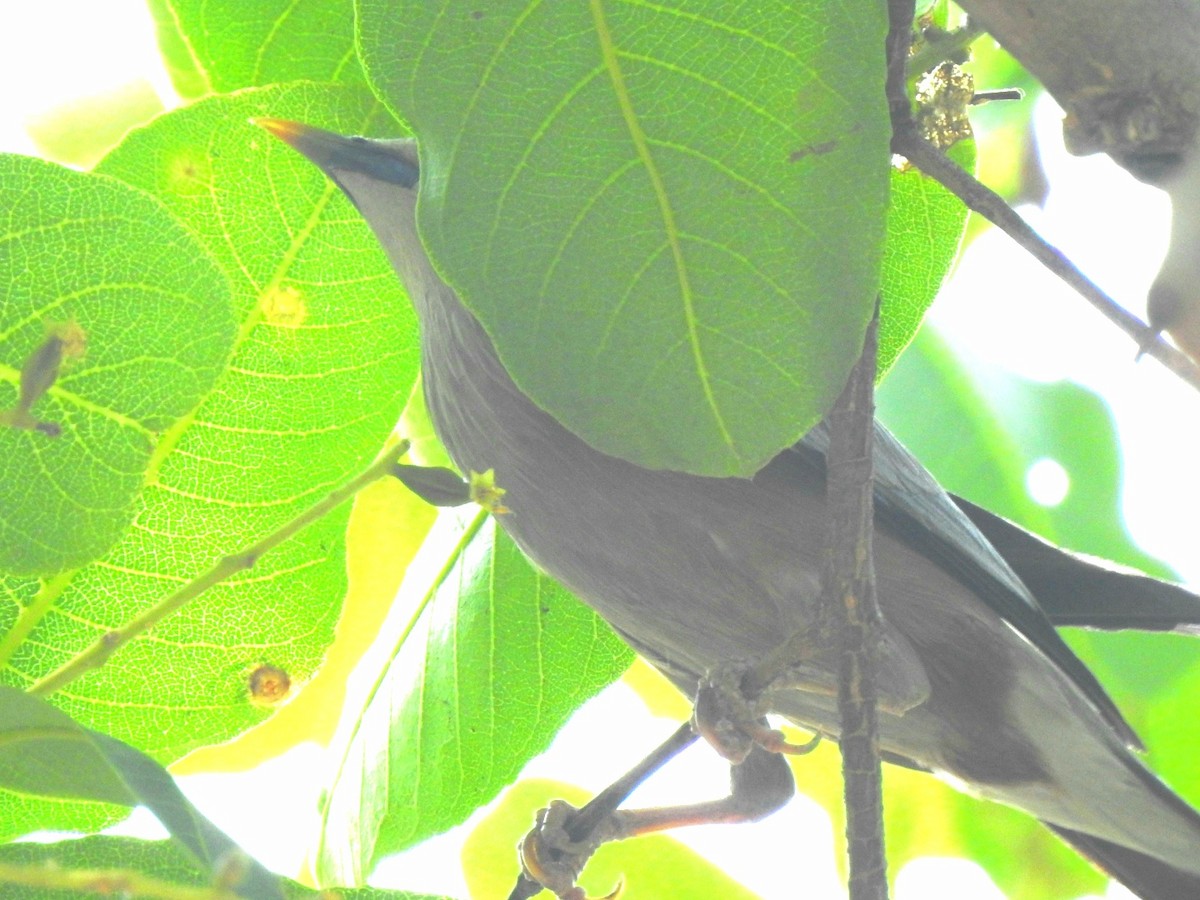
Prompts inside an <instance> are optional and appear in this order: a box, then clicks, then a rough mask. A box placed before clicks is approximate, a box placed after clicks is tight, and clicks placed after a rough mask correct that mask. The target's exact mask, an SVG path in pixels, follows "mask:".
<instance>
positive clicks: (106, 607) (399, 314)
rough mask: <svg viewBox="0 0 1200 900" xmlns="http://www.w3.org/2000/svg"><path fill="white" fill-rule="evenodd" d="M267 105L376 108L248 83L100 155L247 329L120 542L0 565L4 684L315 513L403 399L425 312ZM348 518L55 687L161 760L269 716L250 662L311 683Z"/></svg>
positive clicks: (70, 707) (353, 115) (356, 96)
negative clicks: (218, 281)
mask: <svg viewBox="0 0 1200 900" xmlns="http://www.w3.org/2000/svg"><path fill="white" fill-rule="evenodd" d="M265 114H271V115H279V116H291V117H294V118H301V119H307V120H309V121H314V122H317V123H320V124H323V125H326V126H328V127H332V128H337V129H340V130H343V131H370V130H372V128H373V124H372V123H374V122H380V123H381V124H380V127H384V123H386V116H383V115H381V112H380V109H379V107H378V106H377V105H376V104H375V102H374V101H373V99H372V98H371V97H370V96H369V95H366V94H365V92H361V91H355V90H349V89H342V88H334V87H331V86H320V85H299V86H296V87H292V88H280V89H270V90H262V91H255V92H244V93H240V94H237V95H231V96H228V97H215V98H211V99H209V100H206V101H202V102H200V103H198V104H196V105H194V106H192V107H188V108H185V109H182V110H179V111H177V112H173V113H171V114H169V115H166V116H163V117H162V118H160V119H159V120H157V121H156V122H155V123H154V124H153V125H151V126H149V127H147V128H145V129H142V130H140V131H137V132H134V133H132V134H131V135H130V136H129V137H128V138H127V140H126V141H125V143H123V144H122V145H121V146H120V147H119V148H118V149H117V150H116V151H114V152H113V153H112V154H111V156H109V157H108V158H107V159H106V160H105V161H104V163H103V164H102V166H101V168H102V170H103V171H105V172H107V173H108V174H110V175H114V176H118V177H121V178H123V179H125V180H127V181H128V182H130V183H133V184H136V185H137V186H139V187H142V188H145V189H147V190H149V191H151V192H152V193H155V194H156V195H157V196H158V197H159V198H160V199H161V200H162V202H163V203H165V204H166V206H167V207H168V208H169V209H170V210H171V211H172V212H173V213H174V214H175V216H176V217H177V218H178V219H179V220H180V221H182V222H184V223H186V224H187V225H188V226H189V227H190V228H191V230H192V231H193V233H194V234H195V235H196V237H197V238H199V239H200V241H201V242H202V243H203V244H204V245H205V246H206V247H207V248H208V251H209V253H210V254H211V256H212V257H213V258H215V259H216V260H217V261H218V263H219V264H220V265H221V266H222V268H223V269H224V271H225V273H226V275H227V277H229V279H230V281H231V283H232V286H233V297H234V309H235V315H236V318H237V321H238V325H239V327H238V332H237V340H236V346H235V350H234V355H233V357H232V360H231V362H230V364H229V365H228V367H227V368H226V369H225V370H224V371H223V373H222V374H221V376H220V378H219V380H218V381H217V383H216V384H215V386H214V387H213V388H212V390H210V391H209V392H208V394H207V395H206V397H205V399H204V401H203V403H202V404H201V405H200V406H199V407H198V408H197V409H196V410H195V412H194V413H192V414H191V415H190V416H188V417H187V418H185V419H184V420H181V422H180V423H178V424H177V425H175V426H173V427H172V428H170V429H169V430H168V431H167V432H166V433H165V434H164V436H163V437H162V438H161V439H160V440H159V442H158V444H157V447H156V451H155V455H154V458H153V460H152V464H151V466H150V470H149V473H148V475H147V478H146V486H145V488H144V490H143V491H142V494H141V496H140V499H139V505H138V508H137V511H136V515H135V518H134V522H133V524H132V526H131V527H130V530H129V531H128V533H127V534H126V536H125V538H124V540H123V541H122V542H121V543H120V544H118V545H117V546H116V547H115V548H114V550H113V551H112V552H111V553H110V554H109V555H108V556H106V557H105V558H104V559H102V560H99V561H97V562H96V563H94V564H92V565H89V566H86V567H83V568H81V569H79V570H77V571H75V572H74V573H72V574H71V575H70V576H69V577H63V578H59V579H56V580H53V581H49V582H46V583H45V584H40V585H39V584H37V583H35V582H32V581H30V580H28V579H26V580H21V579H13V578H9V579H6V580H5V581H4V582H3V584H2V587H3V590H4V591H5V592H6V595H7V596H8V597H11V598H13V601H14V602H12V603H11V604H10V606H9V607H8V608H9V610H10V615H9V617H8V619H7V621H5V622H4V623H3V624H4V626H5V627H6V628H7V627H11V626H12V625H13V618H14V614H15V612H16V608H17V605H18V604H20V617H19V619H18V621H17V624H16V630H15V632H13V633H14V634H17V635H18V637H19V638H20V640H19V643H16V644H15V645H12V644H10V645H9V646H8V653H9V655H7V656H6V658H5V659H4V660H3V662H5V663H6V667H5V668H4V670H3V672H2V674H0V678H2V679H3V681H5V682H7V683H10V684H15V685H17V686H20V687H25V686H28V685H29V684H30V683H31V682H33V681H36V680H37V679H38V678H40V677H43V676H44V675H45V674H47V673H48V672H49V671H51V670H53V669H56V668H58V667H59V666H60V665H62V664H64V663H66V662H67V661H68V660H70V659H71V658H73V657H74V656H75V655H77V654H78V653H80V652H81V651H83V650H84V649H85V648H87V647H88V646H90V645H91V644H93V643H94V642H96V641H97V640H98V639H99V638H100V637H101V636H102V635H103V634H104V633H105V632H106V631H108V630H110V629H112V628H114V627H117V626H119V625H122V624H124V623H125V622H127V621H129V619H131V618H132V617H133V616H134V615H136V614H138V613H140V612H142V611H144V610H146V609H147V608H148V607H150V606H152V605H153V604H154V603H156V602H157V601H159V600H161V599H162V598H163V597H165V596H166V595H168V594H169V593H171V592H173V591H174V590H176V589H177V588H178V587H179V586H180V585H181V584H183V583H185V582H187V581H188V580H189V579H191V578H193V577H195V575H196V574H198V573H199V572H201V571H204V570H205V569H207V568H208V567H209V566H211V565H212V564H213V563H214V562H215V561H216V560H217V559H219V558H220V557H221V556H223V555H225V554H228V553H231V552H234V551H237V550H239V549H241V548H243V547H246V546H248V545H249V544H250V543H251V542H253V541H254V540H257V539H258V538H260V537H262V536H264V535H265V534H267V533H270V532H271V531H273V530H274V529H276V528H278V527H279V526H280V525H281V524H283V523H284V522H286V521H288V520H290V519H291V518H292V517H294V516H295V515H296V514H297V513H299V512H300V511H302V510H304V509H307V508H308V507H309V506H311V505H312V504H313V503H314V502H315V501H316V500H318V499H320V498H321V497H322V496H323V495H324V494H325V493H326V492H327V491H328V490H329V489H330V488H332V487H334V486H336V485H338V484H340V483H342V482H344V481H345V480H347V479H348V478H349V477H350V476H352V475H353V474H355V473H356V472H358V471H360V470H361V469H362V468H364V467H365V466H366V464H367V463H368V462H369V461H370V460H371V459H372V458H373V457H374V455H375V454H376V453H377V452H378V451H379V449H380V447H381V446H382V444H383V441H384V439H385V438H386V436H387V434H388V432H389V431H390V429H391V427H392V425H393V424H394V422H395V420H396V418H397V417H398V416H399V412H400V409H401V408H402V406H403V403H404V401H405V399H406V398H407V397H408V395H409V392H410V390H411V388H412V384H413V381H414V379H415V377H416V367H417V361H416V336H415V327H414V323H413V320H412V312H411V308H410V305H409V303H408V301H407V299H406V298H405V297H404V295H403V292H402V291H401V289H400V287H399V285H398V283H397V281H396V278H395V276H394V275H393V273H392V270H391V267H390V266H389V264H388V263H387V261H386V259H385V258H384V256H383V254H382V253H381V252H380V251H379V250H378V248H377V246H376V243H375V240H374V238H373V237H372V236H371V234H370V233H369V232H368V231H367V229H366V228H365V226H364V225H363V224H362V223H361V222H360V220H359V218H358V217H357V215H355V214H354V212H353V210H352V209H351V208H350V206H349V204H347V203H346V202H345V201H344V200H343V199H342V197H341V196H340V195H339V194H338V193H337V191H336V189H334V188H333V187H332V186H331V185H329V184H328V183H327V182H326V181H325V179H324V178H323V176H321V174H320V173H319V172H317V171H315V170H314V169H313V168H312V167H311V166H310V165H308V164H307V163H306V162H304V160H302V159H300V158H299V157H298V156H296V154H295V153H293V152H292V151H290V150H289V149H288V148H287V147H284V146H282V145H280V144H277V142H275V141H274V140H273V139H271V138H269V137H268V136H267V135H265V134H264V133H262V132H261V131H259V130H258V129H256V128H254V127H253V126H251V125H249V124H247V118H248V117H250V116H254V115H265ZM186 264H187V263H186V260H181V261H179V265H181V266H184V265H186ZM347 515H348V509H346V508H343V509H341V510H339V511H338V512H336V513H334V514H332V515H330V516H328V517H326V518H325V519H323V520H321V521H320V522H318V523H316V524H314V525H312V526H311V527H309V528H308V529H306V530H304V531H303V532H301V533H300V534H299V535H297V536H296V537H294V538H293V539H291V540H289V541H288V542H287V543H285V544H284V545H283V546H281V547H280V548H279V549H277V550H276V551H274V552H273V553H271V554H268V555H267V556H265V557H264V558H262V559H261V560H259V561H258V563H257V565H256V566H255V568H254V569H253V570H252V571H249V572H247V573H244V574H243V575H241V576H239V577H237V578H235V579H234V580H232V581H230V582H228V583H226V584H222V585H220V586H218V587H217V588H215V589H213V590H211V591H209V592H208V593H207V594H205V595H204V596H203V597H201V598H200V599H199V600H196V601H194V602H193V603H192V604H191V605H190V606H187V607H185V608H184V609H183V610H182V611H180V612H178V613H176V614H175V615H173V616H172V617H170V618H168V619H167V620H165V621H164V622H162V623H161V624H159V625H158V626H156V628H155V629H154V630H153V632H152V633H149V634H145V635H143V636H141V637H140V638H138V639H136V640H134V641H133V642H131V643H130V644H129V645H128V646H126V647H124V648H122V649H121V651H120V652H119V653H118V655H117V656H116V657H114V659H113V660H112V662H111V663H110V664H108V665H106V666H104V667H102V668H100V669H96V670H94V671H92V672H89V673H88V674H86V675H84V676H83V677H82V678H80V679H79V680H77V681H75V682H74V683H72V684H71V685H69V687H68V689H67V690H64V691H62V692H60V693H59V694H57V695H55V698H54V700H55V702H56V703H58V704H59V705H61V706H62V707H63V708H64V709H65V710H66V711H68V712H69V713H70V714H71V715H72V717H74V718H75V719H76V720H77V721H80V722H82V723H84V724H85V725H87V726H89V727H92V728H96V729H97V730H100V731H103V732H105V733H109V734H113V735H114V736H116V737H119V738H121V739H122V740H126V741H129V742H130V743H133V744H135V745H136V746H138V747H140V748H142V749H143V750H145V751H147V752H148V753H150V754H151V755H152V756H154V757H155V758H156V759H158V760H160V761H167V760H173V759H176V758H177V757H179V756H180V755H182V754H183V753H185V752H187V751H188V750H190V749H192V748H194V747H197V746H201V745H204V744H209V743H213V742H216V741H221V740H225V739H228V738H229V737H232V736H233V735H235V734H237V733H238V732H240V731H242V730H244V729H246V728H247V727H249V726H250V725H252V724H254V723H256V722H258V721H261V720H262V719H263V718H264V717H265V716H267V715H268V714H269V713H268V711H267V710H265V709H262V708H260V707H258V706H256V705H254V704H253V703H252V702H251V697H250V695H249V690H248V687H247V679H248V677H249V674H250V673H251V672H252V671H253V670H254V669H255V668H256V667H258V666H260V665H262V664H263V663H269V664H271V665H274V666H277V667H279V668H281V669H283V670H285V671H286V672H287V673H288V674H289V676H290V678H291V681H292V683H294V684H303V683H304V681H306V680H307V679H308V678H309V677H310V676H311V675H312V673H313V672H314V670H315V669H316V668H317V666H318V664H319V663H320V661H321V658H322V655H323V653H324V651H325V648H326V647H327V645H328V644H329V641H330V640H331V637H332V633H333V627H334V624H335V622H336V621H337V617H338V612H339V608H340V604H341V599H342V596H343V594H344V592H345V589H346V575H345V559H344V547H343V544H344V535H345V528H346V517H347ZM62 812H64V813H65V812H66V811H62ZM47 815H49V813H47ZM56 815H57V814H56ZM80 815H81V816H85V813H84V812H83V811H80ZM55 821H56V822H59V823H60V824H61V815H60V816H59V818H58V819H56V820H55ZM85 821H87V820H86V817H85ZM41 824H42V822H41V821H40V820H39V817H38V814H37V810H36V809H33V808H31V807H30V806H29V805H28V804H25V803H22V802H17V801H15V800H14V801H12V802H8V801H2V802H0V829H2V830H3V831H5V832H6V833H9V834H12V833H23V832H24V831H28V830H33V829H35V828H37V827H39V826H40V825H41Z"/></svg>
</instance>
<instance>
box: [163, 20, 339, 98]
mask: <svg viewBox="0 0 1200 900" xmlns="http://www.w3.org/2000/svg"><path fill="white" fill-rule="evenodd" d="M149 4H150V13H151V15H153V16H154V24H155V28H156V30H157V33H158V44H159V49H160V50H161V51H162V55H163V60H164V61H165V62H166V65H167V70H168V71H169V72H170V74H171V80H172V81H173V82H174V84H175V89H176V90H177V91H179V94H180V96H182V97H186V98H191V99H194V98H197V97H203V96H204V95H206V94H212V93H228V92H230V91H236V90H240V89H241V88H247V87H265V86H267V85H273V84H283V83H286V82H290V81H324V82H331V83H338V84H347V85H359V86H361V85H362V84H363V73H362V68H361V66H359V64H358V56H357V54H356V53H355V51H354V4H353V2H352V0H256V2H254V3H245V2H239V0H149Z"/></svg>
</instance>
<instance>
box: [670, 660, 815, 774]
mask: <svg viewBox="0 0 1200 900" xmlns="http://www.w3.org/2000/svg"><path fill="white" fill-rule="evenodd" d="M749 671H751V667H749V666H748V665H746V664H744V663H727V664H724V665H721V666H717V667H716V668H714V669H711V670H710V671H709V672H708V674H707V675H705V676H704V678H702V679H701V681H700V685H699V687H698V688H697V689H696V703H695V707H694V708H693V711H692V727H693V728H694V729H695V731H696V733H697V734H699V735H700V736H701V737H702V738H704V739H705V740H706V741H708V743H709V744H711V745H712V747H713V749H714V750H716V751H717V752H718V753H719V754H721V756H723V757H725V759H727V760H729V761H730V762H731V763H733V764H735V765H736V764H738V763H741V762H742V761H744V760H745V759H746V757H747V756H749V754H750V751H751V750H752V749H753V748H754V747H755V746H756V745H757V746H759V747H762V748H763V749H764V750H770V751H771V752H772V753H793V754H804V753H810V752H812V751H813V750H814V749H816V746H817V744H819V743H820V742H821V736H820V735H814V736H813V738H812V740H810V741H806V742H805V743H803V744H793V743H791V742H790V741H788V740H787V738H786V737H784V734H783V732H782V731H779V730H778V729H775V728H771V727H770V726H769V725H768V724H767V721H766V712H767V702H766V699H765V697H764V696H763V695H762V694H760V695H759V696H756V697H755V696H750V694H749V692H748V691H747V690H746V688H745V686H744V685H745V683H746V675H747V673H748V672H749Z"/></svg>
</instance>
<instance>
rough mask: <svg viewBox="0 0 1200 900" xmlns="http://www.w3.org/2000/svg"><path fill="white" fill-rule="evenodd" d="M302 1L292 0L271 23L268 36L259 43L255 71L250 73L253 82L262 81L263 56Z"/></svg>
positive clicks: (258, 82)
mask: <svg viewBox="0 0 1200 900" xmlns="http://www.w3.org/2000/svg"><path fill="white" fill-rule="evenodd" d="M300 2H301V0H292V3H291V5H290V6H289V7H288V8H287V9H285V10H284V11H283V12H282V13H281V14H280V15H279V16H277V17H276V19H275V21H274V22H273V23H272V24H271V30H270V31H269V32H267V36H266V37H264V38H263V39H262V41H261V43H259V45H258V52H257V53H255V55H254V71H253V72H252V73H251V75H250V83H251V84H260V83H261V80H262V64H263V56H264V55H265V54H266V52H267V48H268V47H269V46H270V45H271V41H273V40H275V36H276V35H277V34H278V33H279V29H280V28H282V27H283V23H284V22H286V21H287V19H288V17H289V16H290V15H291V14H292V13H293V12H294V11H295V9H296V7H297V6H299V5H300Z"/></svg>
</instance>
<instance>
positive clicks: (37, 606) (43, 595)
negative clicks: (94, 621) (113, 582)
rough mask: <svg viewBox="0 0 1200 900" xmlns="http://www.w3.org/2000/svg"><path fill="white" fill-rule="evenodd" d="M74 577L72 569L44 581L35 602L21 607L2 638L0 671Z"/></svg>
mask: <svg viewBox="0 0 1200 900" xmlns="http://www.w3.org/2000/svg"><path fill="white" fill-rule="evenodd" d="M74 575H75V570H74V569H70V570H68V571H66V572H60V573H59V574H58V575H55V576H54V577H53V578H50V579H48V580H46V581H43V582H42V586H41V587H40V588H39V589H38V592H37V593H36V594H34V596H33V600H32V601H31V602H30V603H29V605H28V606H23V607H21V611H20V612H19V613H18V614H17V621H16V622H14V623H13V626H12V628H10V629H9V631H8V633H7V634H5V635H4V637H3V638H0V669H4V668H7V667H8V662H9V660H11V659H12V656H13V654H14V653H16V652H17V648H18V647H20V646H21V642H22V641H24V640H25V638H26V637H28V636H29V634H30V633H31V632H32V631H33V629H34V628H36V627H37V624H38V622H40V621H41V620H42V618H43V617H44V616H45V615H46V613H48V612H49V611H50V610H51V609H52V608H53V607H54V602H55V601H56V600H57V599H58V598H59V597H60V596H61V595H62V592H63V591H65V590H66V589H67V586H68V585H70V583H71V579H72V578H73V577H74Z"/></svg>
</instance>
